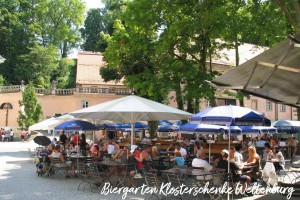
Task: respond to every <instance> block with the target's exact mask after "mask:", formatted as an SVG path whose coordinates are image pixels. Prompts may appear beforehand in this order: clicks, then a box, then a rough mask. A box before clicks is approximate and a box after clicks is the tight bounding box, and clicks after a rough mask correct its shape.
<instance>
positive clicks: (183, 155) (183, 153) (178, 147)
mask: <svg viewBox="0 0 300 200" xmlns="http://www.w3.org/2000/svg"><path fill="white" fill-rule="evenodd" d="M176 152H180V153H181V156H182V157H183V158H184V160H186V155H187V152H186V150H185V149H184V148H182V147H181V145H180V143H179V142H176V143H175V151H174V153H176Z"/></svg>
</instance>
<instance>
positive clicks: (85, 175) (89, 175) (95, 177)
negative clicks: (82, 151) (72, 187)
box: [77, 162, 101, 192]
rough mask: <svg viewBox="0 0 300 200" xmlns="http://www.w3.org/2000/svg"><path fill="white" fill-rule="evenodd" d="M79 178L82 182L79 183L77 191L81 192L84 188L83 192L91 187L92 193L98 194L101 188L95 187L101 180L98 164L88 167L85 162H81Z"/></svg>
mask: <svg viewBox="0 0 300 200" xmlns="http://www.w3.org/2000/svg"><path fill="white" fill-rule="evenodd" d="M78 177H79V178H80V179H81V182H80V183H79V185H78V187H77V190H81V188H82V191H84V190H85V189H86V187H87V186H89V187H90V189H91V192H94V191H95V192H97V191H98V190H99V187H93V186H95V185H96V183H98V182H99V180H100V179H101V177H100V173H99V171H98V167H97V165H96V164H94V163H90V164H88V165H87V164H85V163H83V162H80V163H79V164H78ZM81 186H83V187H81Z"/></svg>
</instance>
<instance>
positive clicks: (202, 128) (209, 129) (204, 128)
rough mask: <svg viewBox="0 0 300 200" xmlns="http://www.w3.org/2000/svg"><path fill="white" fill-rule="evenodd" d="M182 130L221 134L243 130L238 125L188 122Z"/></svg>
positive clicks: (239, 132) (238, 132)
mask: <svg viewBox="0 0 300 200" xmlns="http://www.w3.org/2000/svg"><path fill="white" fill-rule="evenodd" d="M180 131H181V132H190V133H202V134H220V133H228V132H229V131H230V132H231V134H241V133H242V130H241V129H240V128H239V127H238V126H220V125H213V124H193V123H186V124H185V125H183V126H181V127H180Z"/></svg>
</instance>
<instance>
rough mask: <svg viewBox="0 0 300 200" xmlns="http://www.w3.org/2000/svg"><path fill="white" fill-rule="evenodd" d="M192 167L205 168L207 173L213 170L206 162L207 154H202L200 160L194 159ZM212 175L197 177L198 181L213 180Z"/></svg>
mask: <svg viewBox="0 0 300 200" xmlns="http://www.w3.org/2000/svg"><path fill="white" fill-rule="evenodd" d="M192 167H194V168H203V170H204V171H205V172H209V171H210V170H212V168H213V167H212V166H211V165H210V164H209V163H208V162H207V161H206V160H205V154H204V153H202V154H200V155H199V157H198V158H194V159H193V161H192ZM211 179H212V176H211V175H206V176H197V180H211Z"/></svg>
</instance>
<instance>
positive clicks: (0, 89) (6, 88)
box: [0, 85, 21, 93]
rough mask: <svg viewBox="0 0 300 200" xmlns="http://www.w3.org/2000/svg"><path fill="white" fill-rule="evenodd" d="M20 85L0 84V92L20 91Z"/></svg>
mask: <svg viewBox="0 0 300 200" xmlns="http://www.w3.org/2000/svg"><path fill="white" fill-rule="evenodd" d="M20 91H21V85H11V86H0V92H2V93H9V92H20Z"/></svg>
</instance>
